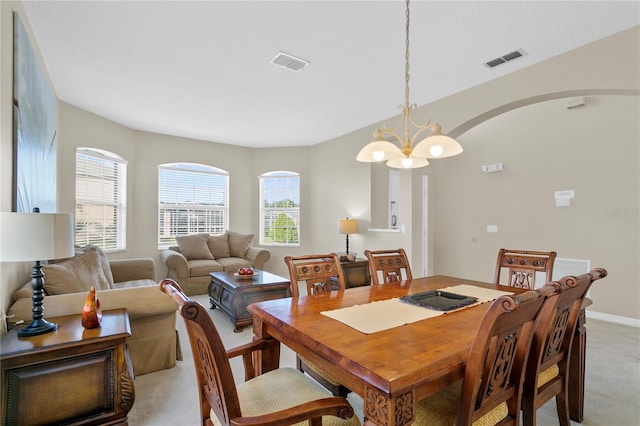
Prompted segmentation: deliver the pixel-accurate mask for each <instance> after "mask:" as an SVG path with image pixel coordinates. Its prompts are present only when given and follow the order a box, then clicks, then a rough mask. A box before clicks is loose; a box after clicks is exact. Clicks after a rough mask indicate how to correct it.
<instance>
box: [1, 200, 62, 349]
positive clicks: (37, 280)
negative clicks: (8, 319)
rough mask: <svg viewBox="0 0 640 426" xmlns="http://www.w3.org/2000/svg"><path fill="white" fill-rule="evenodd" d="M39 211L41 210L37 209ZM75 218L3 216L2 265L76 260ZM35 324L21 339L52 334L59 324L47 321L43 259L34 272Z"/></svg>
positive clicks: (21, 214)
mask: <svg viewBox="0 0 640 426" xmlns="http://www.w3.org/2000/svg"><path fill="white" fill-rule="evenodd" d="M34 211H37V209H34ZM73 239H74V236H73V216H72V215H71V214H61V213H37V212H34V213H9V212H1V213H0V262H25V261H30V260H34V259H41V260H50V259H61V258H65V257H72V256H73V255H74V251H73ZM31 287H32V288H33V296H32V302H33V321H31V324H29V325H28V326H26V327H23V328H21V329H20V330H18V336H21V337H24V336H36V335H38V334H45V333H49V332H50V331H54V330H56V329H57V328H58V325H57V324H55V323H52V322H49V321H47V320H45V319H44V314H43V311H44V308H43V306H42V302H43V300H44V274H43V273H42V264H41V263H40V260H35V263H34V264H33V269H32V272H31Z"/></svg>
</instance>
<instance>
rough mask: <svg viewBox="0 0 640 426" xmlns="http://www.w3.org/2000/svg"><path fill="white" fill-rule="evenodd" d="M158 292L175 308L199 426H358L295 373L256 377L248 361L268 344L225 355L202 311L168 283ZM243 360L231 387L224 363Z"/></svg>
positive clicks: (344, 405) (335, 400) (345, 407)
mask: <svg viewBox="0 0 640 426" xmlns="http://www.w3.org/2000/svg"><path fill="white" fill-rule="evenodd" d="M160 289H161V290H162V291H163V292H165V293H167V294H168V295H169V297H171V299H172V300H173V301H174V302H175V303H176V304H177V305H178V312H180V315H181V316H182V318H183V319H184V323H185V326H186V329H187V334H188V336H189V343H190V344H191V350H192V352H193V361H194V365H195V370H196V379H197V385H198V394H199V397H200V419H201V425H202V426H213V425H225V426H227V425H239V424H244V425H275V424H277V425H290V424H294V423H298V422H303V421H305V420H308V421H309V424H310V425H312V426H319V425H345V426H347V425H349V426H350V425H359V424H360V420H359V419H358V417H357V416H354V411H353V407H352V406H351V405H350V404H349V402H348V401H347V400H346V399H345V398H343V397H335V396H333V395H331V393H329V392H328V391H327V390H326V389H324V388H323V387H322V386H320V385H319V384H317V383H316V382H314V381H313V380H312V379H311V378H309V377H308V376H305V375H304V374H302V373H300V372H299V371H298V370H296V369H294V368H278V369H276V370H272V371H269V372H268V373H264V374H262V375H256V373H255V370H254V369H253V364H252V357H253V356H254V355H255V353H256V352H258V351H261V350H264V349H265V348H266V347H267V345H269V344H270V343H269V342H268V341H266V340H265V339H258V340H254V341H252V342H250V343H247V344H244V345H241V346H239V347H236V348H233V349H229V350H225V348H224V345H223V343H222V340H221V338H220V334H218V330H217V329H216V327H215V324H214V323H213V320H212V319H211V317H210V316H209V314H208V312H207V309H205V308H204V306H202V305H201V304H200V303H198V302H197V301H193V300H190V299H189V298H188V297H187V296H186V295H185V294H184V292H183V291H182V289H181V288H180V285H179V284H178V283H177V282H175V281H174V280H172V279H169V278H166V279H164V280H162V281H161V282H160ZM236 356H242V360H243V364H244V368H245V382H243V383H241V384H239V385H237V386H236V384H235V380H234V377H233V373H232V370H231V364H230V363H229V359H230V358H233V357H236Z"/></svg>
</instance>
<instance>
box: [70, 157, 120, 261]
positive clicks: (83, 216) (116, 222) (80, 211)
mask: <svg viewBox="0 0 640 426" xmlns="http://www.w3.org/2000/svg"><path fill="white" fill-rule="evenodd" d="M75 227H76V229H75V241H76V244H77V245H80V246H84V245H95V246H98V247H100V248H101V249H102V250H103V251H105V252H106V253H114V252H118V251H124V250H126V248H127V238H126V235H127V161H126V160H124V159H123V158H122V157H120V156H119V155H117V154H114V153H112V152H109V151H105V150H102V149H96V148H86V147H81V148H77V149H76V214H75Z"/></svg>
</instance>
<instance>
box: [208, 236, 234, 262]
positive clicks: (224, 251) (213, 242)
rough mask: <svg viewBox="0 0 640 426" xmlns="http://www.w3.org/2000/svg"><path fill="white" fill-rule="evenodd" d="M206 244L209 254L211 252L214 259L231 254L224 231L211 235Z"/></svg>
mask: <svg viewBox="0 0 640 426" xmlns="http://www.w3.org/2000/svg"><path fill="white" fill-rule="evenodd" d="M207 244H208V245H209V250H210V251H211V254H213V257H215V258H216V259H222V258H223V257H229V256H231V254H230V253H229V243H228V241H227V234H226V233H224V234H222V235H211V236H210V237H209V242H208V243H207Z"/></svg>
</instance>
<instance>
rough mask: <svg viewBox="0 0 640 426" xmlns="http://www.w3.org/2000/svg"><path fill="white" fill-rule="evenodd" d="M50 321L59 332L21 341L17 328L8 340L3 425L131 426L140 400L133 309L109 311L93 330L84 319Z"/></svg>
mask: <svg viewBox="0 0 640 426" xmlns="http://www.w3.org/2000/svg"><path fill="white" fill-rule="evenodd" d="M48 319H49V320H50V321H52V322H55V323H57V324H58V329H57V330H56V331H53V332H51V333H46V334H41V335H39V336H33V337H18V332H17V329H18V328H14V329H12V330H10V331H9V332H8V333H7V334H6V335H5V336H3V337H2V341H1V342H0V364H1V368H2V395H3V396H2V422H0V423H3V424H5V425H7V426H11V425H35V424H53V423H57V424H61V423H63V424H73V425H126V424H127V414H128V413H129V410H130V409H131V407H132V406H133V402H134V400H135V390H134V385H133V371H132V367H131V362H130V360H129V354H128V351H127V347H126V344H125V340H126V339H127V338H128V337H129V336H131V329H130V326H129V316H128V314H127V311H126V310H125V309H115V310H110V311H104V313H103V317H102V326H101V327H99V328H93V329H90V330H86V329H85V328H84V327H82V320H81V318H80V315H67V316H63V317H57V318H48Z"/></svg>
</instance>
